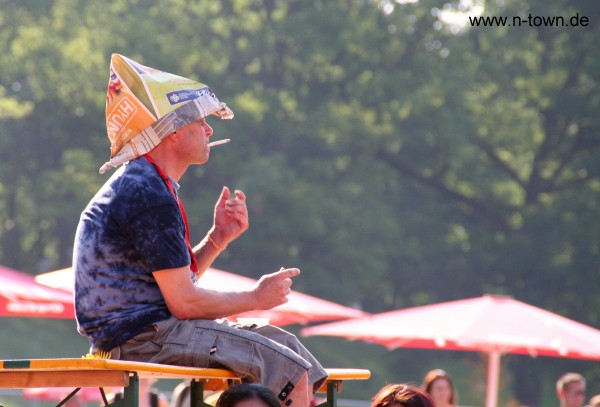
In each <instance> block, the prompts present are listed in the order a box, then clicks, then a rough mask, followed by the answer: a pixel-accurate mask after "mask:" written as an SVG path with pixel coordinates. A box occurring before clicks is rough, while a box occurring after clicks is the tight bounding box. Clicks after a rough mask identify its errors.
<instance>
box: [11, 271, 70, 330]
mask: <svg viewBox="0 0 600 407" xmlns="http://www.w3.org/2000/svg"><path fill="white" fill-rule="evenodd" d="M0 316H4V317H37V318H67V319H72V318H75V313H74V307H73V296H72V295H71V294H69V293H65V292H64V291H62V290H57V289H55V288H51V287H47V286H45V285H42V284H39V283H37V282H36V281H35V277H34V276H32V275H29V274H27V273H23V272H21V271H17V270H13V269H11V268H8V267H4V266H0Z"/></svg>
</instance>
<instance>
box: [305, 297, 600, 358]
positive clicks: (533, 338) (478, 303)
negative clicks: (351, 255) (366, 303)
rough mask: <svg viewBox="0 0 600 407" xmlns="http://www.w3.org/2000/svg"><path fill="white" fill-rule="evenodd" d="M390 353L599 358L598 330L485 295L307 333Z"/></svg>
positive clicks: (333, 325) (316, 329) (357, 320)
mask: <svg viewBox="0 0 600 407" xmlns="http://www.w3.org/2000/svg"><path fill="white" fill-rule="evenodd" d="M302 334H303V335H306V336H310V335H327V336H342V337H346V338H348V339H362V340H365V341H369V342H374V343H378V344H381V345H384V346H386V347H388V348H390V349H393V348H399V347H405V348H427V349H436V348H439V349H448V350H467V351H484V352H492V351H494V352H499V353H515V354H529V355H531V356H537V355H540V356H555V357H567V358H576V359H600V330H597V329H594V328H592V327H589V326H586V325H583V324H581V323H579V322H576V321H573V320H570V319H567V318H565V317H562V316H560V315H557V314H554V313H552V312H549V311H546V310H544V309H541V308H538V307H535V306H532V305H529V304H526V303H523V302H520V301H517V300H515V299H513V298H511V297H507V296H495V295H485V296H483V297H478V298H471V299H465V300H458V301H450V302H444V303H438V304H433V305H425V306H421V307H414V308H407V309H401V310H396V311H390V312H385V313H381V314H376V315H371V316H368V317H364V318H359V319H353V320H349V321H342V322H334V323H329V324H325V325H320V326H314V327H309V328H305V329H303V330H302Z"/></svg>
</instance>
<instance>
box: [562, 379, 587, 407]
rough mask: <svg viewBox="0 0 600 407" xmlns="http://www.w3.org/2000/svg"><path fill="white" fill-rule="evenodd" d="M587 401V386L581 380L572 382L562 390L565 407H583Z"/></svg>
mask: <svg viewBox="0 0 600 407" xmlns="http://www.w3.org/2000/svg"><path fill="white" fill-rule="evenodd" d="M584 401H585V386H584V385H583V383H581V382H571V383H569V384H567V385H566V386H565V389H564V390H563V392H562V405H563V406H564V407H581V406H583V402H584Z"/></svg>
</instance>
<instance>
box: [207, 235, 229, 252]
mask: <svg viewBox="0 0 600 407" xmlns="http://www.w3.org/2000/svg"><path fill="white" fill-rule="evenodd" d="M207 237H208V241H209V242H210V243H211V244H212V245H213V246H214V248H215V249H217V250H219V251H223V250H225V249H226V248H227V245H225V247H221V246H219V245H218V244H217V242H215V241H214V240H213V238H212V237H210V235H207Z"/></svg>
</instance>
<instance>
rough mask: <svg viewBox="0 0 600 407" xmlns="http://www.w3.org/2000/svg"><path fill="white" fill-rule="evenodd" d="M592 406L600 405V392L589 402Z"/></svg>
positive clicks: (597, 406)
mask: <svg viewBox="0 0 600 407" xmlns="http://www.w3.org/2000/svg"><path fill="white" fill-rule="evenodd" d="M588 404H589V406H590V407H600V394H596V395H595V396H593V397H592V398H591V399H590V402H589V403H588Z"/></svg>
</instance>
